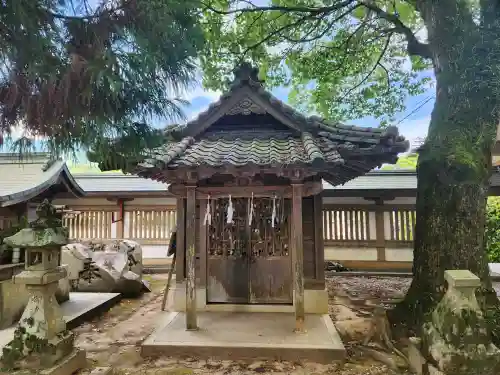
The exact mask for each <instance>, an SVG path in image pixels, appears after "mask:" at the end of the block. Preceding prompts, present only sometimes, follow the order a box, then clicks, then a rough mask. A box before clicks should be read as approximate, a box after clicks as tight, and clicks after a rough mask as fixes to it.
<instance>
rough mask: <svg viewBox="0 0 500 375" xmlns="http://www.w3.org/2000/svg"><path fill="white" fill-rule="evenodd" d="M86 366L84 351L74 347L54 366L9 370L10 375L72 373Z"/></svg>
mask: <svg viewBox="0 0 500 375" xmlns="http://www.w3.org/2000/svg"><path fill="white" fill-rule="evenodd" d="M86 366H87V357H86V355H85V351H84V350H81V349H75V350H74V351H73V352H72V353H70V355H68V356H67V357H66V358H64V359H63V360H61V361H60V362H59V363H57V364H56V365H55V366H53V367H50V368H47V369H44V370H34V369H31V370H18V371H13V372H12V371H11V372H9V374H10V375H73V374H76V373H77V372H78V371H79V370H81V369H83V368H85V367H86Z"/></svg>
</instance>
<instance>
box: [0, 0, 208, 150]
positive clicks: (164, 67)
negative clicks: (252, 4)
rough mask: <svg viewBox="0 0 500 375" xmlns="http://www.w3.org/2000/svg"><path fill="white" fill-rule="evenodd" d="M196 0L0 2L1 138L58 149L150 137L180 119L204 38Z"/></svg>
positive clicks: (72, 148) (73, 148)
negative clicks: (156, 122) (158, 121)
mask: <svg viewBox="0 0 500 375" xmlns="http://www.w3.org/2000/svg"><path fill="white" fill-rule="evenodd" d="M196 4H197V2H195V0H169V1H166V0H15V1H4V2H2V4H1V5H0V58H1V60H2V64H1V68H0V144H1V143H2V141H3V142H5V141H6V140H7V139H8V138H10V137H12V135H13V133H15V132H18V131H19V129H21V130H22V137H21V138H20V139H17V141H16V143H15V145H16V146H17V147H18V148H21V149H22V148H27V147H28V148H29V147H30V146H32V145H33V143H32V139H33V138H38V139H39V140H42V141H43V142H44V144H45V146H46V147H47V148H48V150H49V151H51V152H53V153H56V154H59V153H61V152H64V151H75V150H78V149H80V148H82V147H83V148H88V147H90V146H92V145H93V144H94V143H95V142H96V141H98V140H102V139H103V138H104V137H120V136H122V135H127V136H130V135H137V136H144V137H146V138H148V136H151V135H152V134H151V128H150V126H149V125H147V123H148V122H149V121H150V120H151V118H152V117H155V116H160V117H161V118H165V117H166V118H180V117H182V112H181V110H180V107H179V104H180V103H182V100H180V99H178V95H179V94H180V92H181V91H182V90H183V89H185V88H186V87H187V86H188V85H189V84H190V83H191V82H192V81H193V78H194V73H195V60H194V59H195V57H196V55H197V52H198V51H199V49H200V48H201V46H202V42H203V33H202V30H201V28H200V25H199V23H198V13H197V9H196Z"/></svg>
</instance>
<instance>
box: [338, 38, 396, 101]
mask: <svg viewBox="0 0 500 375" xmlns="http://www.w3.org/2000/svg"><path fill="white" fill-rule="evenodd" d="M391 38H392V34H389V36H388V37H387V40H386V42H385V44H384V48H382V51H381V52H380V55H378V58H377V61H375V64H374V65H373V67H372V68H371V69H370V71H369V72H368V74H367V75H366V76H365V77H364V78H363V79H362V80H361V82H359V83H358V84H357V85H355V86H354V87H351V88H350V89H349V90H348V91H347V92H346V93H345V94H344V97H346V98H347V97H348V96H349V95H351V93H352V92H353V91H354V90H356V89H358V88H359V87H361V86H362V85H363V84H364V83H365V82H366V81H367V80H368V78H370V76H371V75H372V74H373V72H375V69H377V67H379V66H380V67H382V69H385V67H384V66H383V65H382V64H381V61H382V58H383V57H384V55H385V53H386V51H387V49H388V48H389V44H390V42H391Z"/></svg>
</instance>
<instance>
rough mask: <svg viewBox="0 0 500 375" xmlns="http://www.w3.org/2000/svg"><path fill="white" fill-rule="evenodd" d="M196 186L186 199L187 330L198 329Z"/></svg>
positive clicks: (190, 189)
mask: <svg viewBox="0 0 500 375" xmlns="http://www.w3.org/2000/svg"><path fill="white" fill-rule="evenodd" d="M196 230H197V228H196V186H187V199H186V234H187V235H186V329H187V330H189V331H193V330H196V329H198V324H197V321H196Z"/></svg>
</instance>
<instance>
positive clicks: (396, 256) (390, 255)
mask: <svg viewBox="0 0 500 375" xmlns="http://www.w3.org/2000/svg"><path fill="white" fill-rule="evenodd" d="M385 260H386V261H388V262H413V249H409V248H401V249H385Z"/></svg>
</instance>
